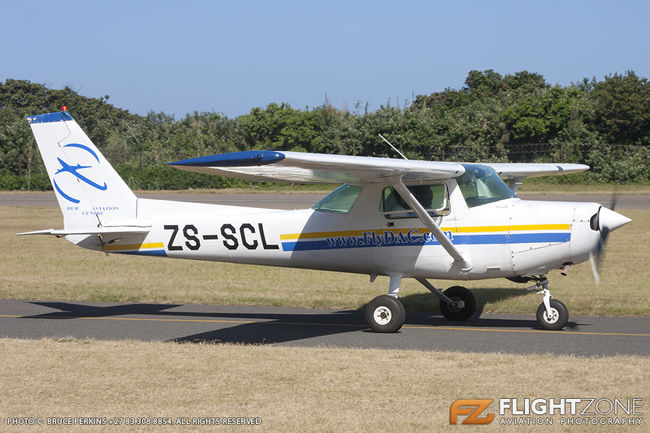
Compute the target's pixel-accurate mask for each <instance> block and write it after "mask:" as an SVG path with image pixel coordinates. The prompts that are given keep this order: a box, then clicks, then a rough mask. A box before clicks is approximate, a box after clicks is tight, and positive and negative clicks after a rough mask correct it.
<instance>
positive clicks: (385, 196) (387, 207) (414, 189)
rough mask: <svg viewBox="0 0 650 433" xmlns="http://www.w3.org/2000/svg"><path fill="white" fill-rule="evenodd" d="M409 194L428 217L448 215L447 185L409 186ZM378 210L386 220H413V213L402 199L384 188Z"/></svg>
mask: <svg viewBox="0 0 650 433" xmlns="http://www.w3.org/2000/svg"><path fill="white" fill-rule="evenodd" d="M407 188H408V189H409V191H411V194H413V195H414V196H415V198H416V199H417V200H418V201H419V202H420V204H421V205H422V207H424V208H425V209H426V210H427V211H428V212H429V214H430V215H432V216H437V215H447V214H448V213H449V210H450V209H449V194H448V193H447V185H445V184H443V183H440V184H435V185H409V186H407ZM379 210H380V211H381V213H383V214H384V216H385V217H386V218H414V217H415V216H416V215H415V212H413V210H411V208H410V207H409V205H408V204H406V203H405V202H404V200H403V199H402V197H400V195H399V194H397V192H396V191H395V190H394V189H393V188H392V187H388V188H384V190H383V191H382V194H381V205H380V208H379Z"/></svg>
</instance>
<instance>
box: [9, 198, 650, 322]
mask: <svg viewBox="0 0 650 433" xmlns="http://www.w3.org/2000/svg"><path fill="white" fill-rule="evenodd" d="M623 213H624V214H625V215H626V216H628V217H630V218H632V222H631V223H630V224H628V225H627V226H625V227H624V228H622V229H620V230H617V231H616V232H614V233H613V234H612V235H611V236H610V241H609V243H608V249H607V253H606V257H605V260H604V263H603V267H602V269H601V272H600V274H601V280H602V281H601V284H600V285H599V286H596V285H595V283H594V280H593V277H592V274H591V269H590V267H589V264H588V263H583V264H581V265H577V266H574V267H573V268H572V269H571V271H570V273H569V276H568V277H561V276H560V274H559V272H552V273H551V274H550V275H549V278H550V281H551V289H552V293H553V296H554V297H556V298H558V299H560V300H562V301H563V302H564V303H565V304H567V306H568V307H569V310H570V312H571V314H572V315H624V316H647V315H650V292H649V291H648V289H647V284H648V281H649V280H650V268H649V267H648V263H650V249H648V248H647V242H648V239H650V211H642V210H628V211H624V212H623ZM61 220H62V218H61V216H60V213H59V209H58V208H55V207H47V208H39V207H11V206H0V221H2V223H1V225H0V243H1V244H2V246H3V248H2V250H1V252H0V275H1V277H0V281H1V282H2V284H1V285H0V298H9V299H29V300H68V301H111V302H160V303H215V304H247V305H273V306H292V307H309V308H335V309H357V308H362V307H363V306H364V305H365V304H366V303H367V302H368V301H369V300H370V299H372V298H373V297H375V296H377V295H379V294H383V293H385V292H386V290H387V287H388V279H387V278H382V277H380V278H378V279H377V281H375V283H373V284H371V283H370V282H369V281H368V277H367V276H365V275H355V274H343V273H336V272H322V271H309V270H297V269H286V268H274V267H261V266H251V265H237V264H228V263H216V262H200V261H189V260H172V259H160V258H153V257H133V256H125V255H117V254H112V255H109V256H107V255H105V254H103V253H100V252H96V251H90V250H84V249H82V248H78V247H76V246H74V245H72V244H70V243H68V242H66V241H65V240H63V239H56V238H53V237H46V236H28V237H24V236H20V237H19V236H16V235H15V233H18V232H22V231H29V230H37V229H44V228H58V227H62V221H61ZM433 283H434V284H435V285H436V286H438V287H441V288H446V287H449V286H452V285H458V284H460V285H465V286H467V287H469V288H471V289H477V290H474V293H475V294H476V296H477V299H478V302H479V305H480V306H481V308H482V309H483V311H484V312H498V313H524V314H531V313H533V312H534V311H535V310H536V308H537V305H538V304H539V303H540V302H541V297H540V296H539V295H535V294H526V292H525V291H524V290H522V288H523V287H524V285H521V284H515V283H512V282H509V281H507V280H505V279H494V280H482V281H472V282H455V281H433ZM484 289H485V290H484ZM488 289H489V290H488ZM400 298H401V300H402V302H403V303H404V305H405V307H406V308H407V309H409V310H416V311H417V310H420V311H435V310H437V299H436V298H435V297H434V296H433V295H431V294H430V293H429V292H428V291H427V290H426V289H425V288H424V287H422V286H420V284H419V283H417V282H415V281H413V280H408V279H407V280H405V281H404V284H403V286H402V289H401V291H400Z"/></svg>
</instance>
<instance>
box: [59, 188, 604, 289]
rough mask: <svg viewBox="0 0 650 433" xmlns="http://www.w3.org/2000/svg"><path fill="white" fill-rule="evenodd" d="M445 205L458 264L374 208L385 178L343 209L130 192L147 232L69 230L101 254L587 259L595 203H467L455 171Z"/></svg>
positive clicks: (422, 267) (377, 270)
mask: <svg viewBox="0 0 650 433" xmlns="http://www.w3.org/2000/svg"><path fill="white" fill-rule="evenodd" d="M444 183H445V184H446V185H447V188H448V191H449V203H450V212H449V214H448V215H445V216H436V217H434V220H435V222H436V224H437V225H438V226H439V227H440V228H441V229H442V231H443V232H444V233H445V235H446V236H447V237H449V238H450V239H451V241H452V243H453V244H454V245H455V246H456V248H458V250H459V251H460V252H461V253H462V254H463V255H464V256H466V257H468V258H469V261H470V262H471V265H472V266H471V268H470V269H460V268H459V267H458V266H456V264H455V263H454V261H453V259H452V258H451V257H450V255H449V254H448V253H447V251H445V249H443V248H442V246H441V245H440V244H439V242H438V241H436V239H435V238H434V237H433V236H431V234H430V233H429V231H428V230H427V229H425V228H424V225H423V223H422V222H421V221H420V219H418V218H417V217H409V218H394V219H389V218H387V217H386V216H385V215H383V214H381V213H380V210H379V209H380V200H381V193H382V190H383V188H384V187H386V186H387V185H386V184H383V183H381V182H378V183H371V184H365V185H362V190H361V193H360V194H359V196H358V198H357V199H356V201H355V202H354V205H353V206H352V207H351V208H350V210H349V212H348V213H333V212H326V211H321V210H314V209H301V210H272V209H260V208H248V207H237V206H221V205H211V204H201V203H185V202H173V201H165V200H150V199H138V200H137V215H138V221H143V222H147V223H149V224H151V230H150V231H149V233H147V234H132V235H121V236H120V238H114V239H111V238H110V237H105V238H104V239H103V241H104V244H103V245H102V244H101V243H100V240H99V238H98V237H97V236H83V235H76V236H68V239H69V240H70V241H72V242H74V243H76V244H78V245H80V246H83V247H86V248H92V249H98V250H104V251H107V252H115V253H127V254H141V255H155V256H166V257H171V258H185V259H197V260H214V261H221V262H233V263H248V264H259V265H272V266H286V267H296V268H309V269H322V270H332V271H342V272H354V273H362V274H369V275H401V276H404V277H422V278H436V279H483V278H497V277H513V276H520V275H533V274H544V273H546V272H548V271H549V270H551V269H556V268H560V267H561V266H562V265H564V264H566V263H579V262H582V261H584V260H586V259H587V258H588V257H589V251H591V250H593V248H594V247H595V245H596V244H597V243H598V240H599V233H598V232H597V231H595V230H593V229H591V228H590V218H591V217H592V216H593V215H594V214H596V213H597V212H598V209H599V207H600V205H598V204H596V203H565V202H539V201H525V200H520V199H518V198H511V199H506V200H500V201H496V202H493V203H488V204H484V205H481V206H476V207H471V208H468V206H467V204H466V202H465V199H464V198H463V195H462V193H461V191H460V189H459V188H458V187H457V184H456V181H455V180H454V179H449V180H446V181H444Z"/></svg>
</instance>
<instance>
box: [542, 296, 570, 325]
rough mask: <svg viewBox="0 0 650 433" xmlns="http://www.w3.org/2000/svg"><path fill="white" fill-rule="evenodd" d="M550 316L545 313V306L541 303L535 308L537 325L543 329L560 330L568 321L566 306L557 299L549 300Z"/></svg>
mask: <svg viewBox="0 0 650 433" xmlns="http://www.w3.org/2000/svg"><path fill="white" fill-rule="evenodd" d="M550 303H551V315H550V316H549V314H548V313H547V312H546V306H545V305H544V303H543V302H542V303H541V304H539V307H538V308H537V323H539V326H541V327H542V328H544V329H549V330H558V329H562V327H563V326H564V325H566V323H567V322H568V321H569V310H568V309H567V307H566V305H564V304H563V303H562V302H560V301H558V300H557V299H551V300H550Z"/></svg>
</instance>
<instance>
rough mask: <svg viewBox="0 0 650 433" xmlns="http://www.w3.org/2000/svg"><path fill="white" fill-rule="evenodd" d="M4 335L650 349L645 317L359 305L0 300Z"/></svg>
mask: <svg viewBox="0 0 650 433" xmlns="http://www.w3.org/2000/svg"><path fill="white" fill-rule="evenodd" d="M0 337H9V338H27V339H39V338H45V337H49V338H75V339H89V338H90V339H98V340H123V339H131V340H142V341H169V342H178V343H182V342H207V343H216V344H218V343H240V344H273V345H290V346H317V347H322V346H325V347H352V348H374V349H377V348H378V349H410V350H435V351H460V352H482V353H490V352H502V353H518V354H544V353H547V354H556V355H576V356H612V355H619V354H624V355H639V356H650V317H571V318H570V320H569V323H568V324H567V325H566V327H565V328H564V329H563V330H561V331H545V330H542V329H539V327H538V325H537V322H536V321H535V317H534V315H532V314H531V315H510V314H484V315H482V316H480V317H479V318H475V319H472V320H470V321H468V322H449V321H447V320H445V319H444V318H443V317H441V316H440V315H438V314H432V313H419V312H407V315H406V323H405V324H404V326H403V327H402V329H401V330H400V332H397V333H394V334H376V333H374V332H371V331H370V330H369V328H368V326H367V325H366V324H365V321H364V315H363V311H357V310H352V311H336V310H312V309H297V308H276V307H255V306H231V305H192V304H187V305H180V304H123V303H102V302H51V301H48V302H45V301H43V302H42V301H17V300H0Z"/></svg>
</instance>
